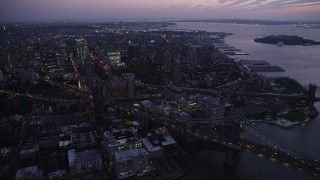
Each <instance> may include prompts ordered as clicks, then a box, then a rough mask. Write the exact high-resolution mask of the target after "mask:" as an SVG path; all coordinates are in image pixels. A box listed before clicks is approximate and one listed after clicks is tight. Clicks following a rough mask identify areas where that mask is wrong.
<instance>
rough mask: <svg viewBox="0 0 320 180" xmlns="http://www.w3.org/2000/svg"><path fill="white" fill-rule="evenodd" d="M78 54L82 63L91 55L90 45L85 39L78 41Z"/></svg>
mask: <svg viewBox="0 0 320 180" xmlns="http://www.w3.org/2000/svg"><path fill="white" fill-rule="evenodd" d="M76 45H77V54H78V57H79V58H80V60H81V61H83V60H84V59H85V58H86V57H87V55H88V54H89V48H88V43H87V41H86V40H85V39H82V38H79V39H76Z"/></svg>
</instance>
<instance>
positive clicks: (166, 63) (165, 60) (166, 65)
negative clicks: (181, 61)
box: [163, 51, 172, 72]
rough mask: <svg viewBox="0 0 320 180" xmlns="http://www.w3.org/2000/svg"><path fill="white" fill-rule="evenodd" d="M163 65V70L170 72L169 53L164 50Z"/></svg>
mask: <svg viewBox="0 0 320 180" xmlns="http://www.w3.org/2000/svg"><path fill="white" fill-rule="evenodd" d="M163 66H164V71H165V72H171V66H172V63H171V54H170V52H169V51H166V52H165V53H164V55H163Z"/></svg>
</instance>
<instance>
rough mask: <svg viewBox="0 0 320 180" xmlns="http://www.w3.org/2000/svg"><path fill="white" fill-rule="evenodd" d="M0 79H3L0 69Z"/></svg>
mask: <svg viewBox="0 0 320 180" xmlns="http://www.w3.org/2000/svg"><path fill="white" fill-rule="evenodd" d="M2 80H4V77H3V74H2V71H1V70H0V81H2Z"/></svg>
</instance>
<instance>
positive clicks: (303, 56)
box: [168, 22, 320, 180]
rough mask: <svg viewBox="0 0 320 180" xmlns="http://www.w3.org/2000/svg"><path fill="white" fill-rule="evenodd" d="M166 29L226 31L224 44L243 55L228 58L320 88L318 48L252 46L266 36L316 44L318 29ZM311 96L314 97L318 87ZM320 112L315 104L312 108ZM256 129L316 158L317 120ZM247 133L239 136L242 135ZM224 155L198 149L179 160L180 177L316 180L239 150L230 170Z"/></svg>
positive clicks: (224, 25)
mask: <svg viewBox="0 0 320 180" xmlns="http://www.w3.org/2000/svg"><path fill="white" fill-rule="evenodd" d="M168 29H187V30H200V31H209V32H228V33H232V34H233V35H231V36H229V37H227V38H226V39H225V42H226V43H227V44H229V45H231V46H234V47H235V48H237V49H240V50H242V51H243V52H246V53H249V54H250V55H247V56H243V55H241V56H234V58H238V59H250V60H265V61H268V62H269V63H271V64H272V65H277V66H280V67H282V68H283V69H285V70H286V71H285V72H277V73H265V75H267V76H288V77H291V78H294V79H296V80H297V81H299V82H300V83H301V84H302V85H304V86H308V84H309V83H314V84H316V85H318V86H320V45H317V46H286V45H285V46H282V47H278V46H275V45H268V44H262V43H255V42H254V41H253V39H254V38H256V37H263V36H268V35H298V36H301V37H304V38H307V39H312V40H316V41H320V29H305V28H296V27H294V26H291V25H247V24H228V23H190V22H187V23H177V25H175V26H170V27H168ZM317 96H320V90H319V88H318V91H317ZM315 106H316V107H317V109H318V110H319V111H320V103H317V104H316V105H315ZM256 125H257V126H258V127H260V128H261V129H263V130H265V131H267V132H269V133H270V134H272V135H273V136H275V137H277V138H278V139H280V140H282V141H283V142H286V143H287V144H290V145H291V146H293V147H295V148H296V149H298V150H300V151H302V152H304V153H306V154H308V155H310V156H312V157H315V158H316V159H318V160H320V117H319V116H318V117H317V118H316V119H314V120H313V121H311V122H309V123H307V124H306V125H301V126H298V127H295V128H294V129H291V130H284V129H282V128H279V127H277V126H274V125H269V124H264V123H259V124H256ZM247 134H248V132H246V133H245V135H247ZM224 156H225V154H224V153H221V152H215V151H203V152H200V153H197V154H192V155H189V156H187V157H186V158H185V162H184V163H185V165H186V167H187V168H188V170H189V171H188V173H187V174H186V176H184V177H182V178H181V179H228V180H229V179H230V180H231V179H232V180H234V179H243V180H249V179H254V180H258V179H259V180H260V179H301V180H307V179H318V178H319V177H315V176H312V175H309V174H306V173H303V172H301V171H299V170H296V169H293V168H288V167H284V166H283V165H281V164H280V163H272V162H271V161H270V160H267V159H263V158H258V157H257V156H256V155H253V154H249V153H246V152H242V153H241V156H242V159H241V162H240V163H239V165H238V166H237V167H236V168H234V169H228V168H225V167H224V166H223V161H224V158H225V157H224Z"/></svg>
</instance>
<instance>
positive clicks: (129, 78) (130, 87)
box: [121, 73, 135, 99]
mask: <svg viewBox="0 0 320 180" xmlns="http://www.w3.org/2000/svg"><path fill="white" fill-rule="evenodd" d="M121 77H122V78H123V79H124V80H125V81H126V82H127V99H132V98H134V89H135V83H134V74H133V73H124V74H121Z"/></svg>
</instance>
